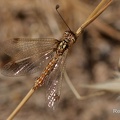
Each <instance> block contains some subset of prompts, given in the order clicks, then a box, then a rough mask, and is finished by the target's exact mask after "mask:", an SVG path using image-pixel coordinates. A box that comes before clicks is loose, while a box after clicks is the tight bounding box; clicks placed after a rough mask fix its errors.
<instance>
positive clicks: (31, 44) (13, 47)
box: [2, 38, 58, 61]
mask: <svg viewBox="0 0 120 120" xmlns="http://www.w3.org/2000/svg"><path fill="white" fill-rule="evenodd" d="M57 44H58V40H56V39H54V38H14V39H10V40H9V41H7V43H6V44H4V46H3V47H2V49H3V51H4V52H5V53H6V54H7V55H9V56H11V57H12V58H13V59H14V61H17V60H21V59H26V58H30V57H32V56H37V55H39V56H40V55H41V54H43V53H45V52H47V51H49V50H52V49H54V48H56V46H57Z"/></svg>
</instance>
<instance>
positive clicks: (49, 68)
mask: <svg viewBox="0 0 120 120" xmlns="http://www.w3.org/2000/svg"><path fill="white" fill-rule="evenodd" d="M58 57H59V56H54V57H53V58H52V59H51V61H50V62H49V63H48V65H47V66H46V67H45V69H44V70H43V72H42V73H41V75H40V77H39V78H37V80H36V81H35V84H34V87H33V89H34V90H36V89H38V87H40V86H42V85H43V84H44V80H45V78H46V77H47V76H48V75H49V74H50V73H51V72H52V70H53V69H54V66H55V64H56V63H57V61H58Z"/></svg>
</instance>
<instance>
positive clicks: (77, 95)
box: [64, 70, 105, 100]
mask: <svg viewBox="0 0 120 120" xmlns="http://www.w3.org/2000/svg"><path fill="white" fill-rule="evenodd" d="M64 77H65V81H66V82H67V84H68V86H69V87H70V89H71V91H72V92H73V94H74V95H75V97H76V98H77V99H78V100H85V99H88V98H91V97H95V96H100V95H103V94H105V92H104V91H99V92H95V93H92V94H89V95H85V96H81V95H80V94H79V93H78V91H77V90H76V88H75V87H74V86H73V84H72V82H71V81H70V79H69V76H68V75H67V73H66V70H64Z"/></svg>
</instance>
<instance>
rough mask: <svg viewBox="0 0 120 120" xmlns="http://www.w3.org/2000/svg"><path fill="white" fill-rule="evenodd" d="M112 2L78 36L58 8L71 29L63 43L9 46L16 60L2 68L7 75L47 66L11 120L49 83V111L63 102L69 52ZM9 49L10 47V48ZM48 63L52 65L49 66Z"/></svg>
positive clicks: (19, 42)
mask: <svg viewBox="0 0 120 120" xmlns="http://www.w3.org/2000/svg"><path fill="white" fill-rule="evenodd" d="M111 2H112V0H102V1H101V2H100V3H99V4H98V6H97V7H96V8H95V10H94V11H93V12H92V13H91V14H90V15H89V17H88V18H87V20H86V21H85V22H84V23H83V24H82V25H81V27H80V28H78V30H77V31H76V32H75V33H74V32H73V31H72V30H71V29H70V28H69V26H68V25H67V24H66V22H65V20H64V19H63V17H62V16H61V15H60V13H59V11H58V8H59V5H57V6H56V11H57V12H58V14H59V15H60V17H61V18H62V20H63V21H64V23H65V24H66V26H67V27H68V29H69V30H68V31H65V32H64V34H63V36H62V37H61V39H60V40H57V39H54V38H53V39H46V38H45V39H41V38H38V39H36V38H30V39H29V38H14V39H12V40H11V41H10V42H9V43H8V46H9V48H8V49H5V52H6V53H7V54H8V55H10V56H13V57H14V60H13V61H11V62H9V63H7V64H6V65H5V66H3V68H2V72H3V74H6V73H7V74H8V75H9V76H12V75H13V76H19V75H23V74H27V73H33V72H35V71H37V70H39V69H40V68H41V66H43V65H46V66H44V69H43V71H42V72H41V75H40V77H38V78H37V79H36V81H35V83H34V85H33V87H32V88H31V89H30V91H29V92H28V94H27V95H26V96H25V97H24V99H23V100H22V101H21V103H20V104H19V105H18V106H17V108H16V109H15V110H14V111H13V112H12V113H11V114H10V116H9V117H8V118H7V120H12V119H13V118H14V117H15V115H16V114H17V113H18V112H19V110H20V109H21V107H22V106H23V105H24V104H25V103H26V102H27V100H28V99H29V98H30V97H31V96H32V94H33V93H34V92H35V91H36V90H37V89H38V88H39V87H41V86H43V85H44V84H45V83H47V86H48V90H47V101H48V107H50V108H53V109H54V106H55V104H56V102H57V101H58V100H59V98H60V84H61V80H62V78H63V71H64V70H63V68H64V63H65V58H66V55H67V53H68V50H69V48H70V47H72V45H73V44H74V43H75V42H76V40H77V38H78V37H79V36H80V34H81V33H82V32H83V30H84V29H85V28H86V27H87V26H88V25H89V24H90V23H91V22H92V21H94V20H95V19H96V18H97V17H98V16H99V15H100V14H101V13H102V12H103V11H104V10H105V9H106V8H107V7H108V6H109V5H110V3H111ZM6 46H7V45H6ZM47 61H48V62H47Z"/></svg>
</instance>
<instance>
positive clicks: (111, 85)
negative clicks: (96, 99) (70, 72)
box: [81, 78, 120, 93]
mask: <svg viewBox="0 0 120 120" xmlns="http://www.w3.org/2000/svg"><path fill="white" fill-rule="evenodd" d="M81 87H83V88H89V89H96V90H102V91H109V92H115V93H118V92H120V78H119V79H115V80H114V81H109V82H105V83H99V84H92V85H81Z"/></svg>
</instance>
